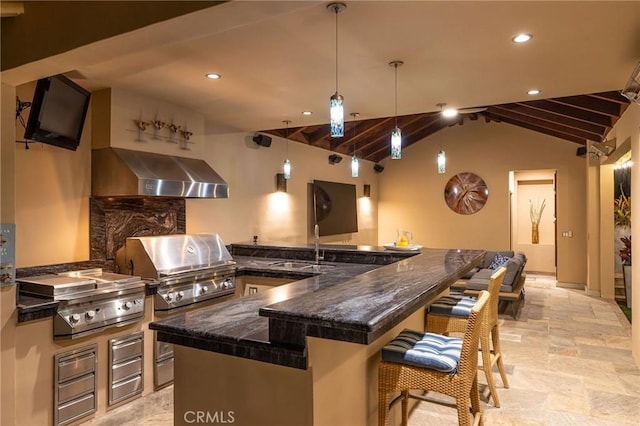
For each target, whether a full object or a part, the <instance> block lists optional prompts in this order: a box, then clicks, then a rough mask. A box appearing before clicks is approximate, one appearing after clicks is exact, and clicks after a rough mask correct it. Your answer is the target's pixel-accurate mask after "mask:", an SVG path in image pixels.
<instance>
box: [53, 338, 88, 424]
mask: <svg viewBox="0 0 640 426" xmlns="http://www.w3.org/2000/svg"><path fill="white" fill-rule="evenodd" d="M97 359H98V345H97V344H95V343H94V344H91V345H88V346H85V347H84V348H80V349H75V350H72V351H69V352H64V353H60V354H57V355H55V356H54V359H53V361H54V366H53V372H54V374H53V376H54V383H53V390H54V392H53V393H54V395H53V412H54V420H53V424H54V425H66V424H68V423H71V422H74V421H76V420H78V419H81V418H82V417H85V416H88V415H89V414H92V413H95V412H96V409H97V408H98V407H97V403H96V363H97Z"/></svg>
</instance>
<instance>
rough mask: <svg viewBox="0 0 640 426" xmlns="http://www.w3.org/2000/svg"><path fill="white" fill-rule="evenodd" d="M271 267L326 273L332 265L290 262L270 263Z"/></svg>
mask: <svg viewBox="0 0 640 426" xmlns="http://www.w3.org/2000/svg"><path fill="white" fill-rule="evenodd" d="M271 266H275V267H279V268H288V269H304V270H307V271H315V272H322V271H326V270H329V269H331V268H333V265H317V264H315V263H311V262H299V261H298V262H297V261H290V260H285V261H280V262H273V263H271Z"/></svg>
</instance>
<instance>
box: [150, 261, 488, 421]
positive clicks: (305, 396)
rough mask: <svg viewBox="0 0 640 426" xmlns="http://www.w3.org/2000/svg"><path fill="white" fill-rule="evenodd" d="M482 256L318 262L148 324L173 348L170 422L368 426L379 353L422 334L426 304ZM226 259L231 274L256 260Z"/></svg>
mask: <svg viewBox="0 0 640 426" xmlns="http://www.w3.org/2000/svg"><path fill="white" fill-rule="evenodd" d="M326 251H327V252H329V256H327V257H329V258H330V257H331V256H330V252H331V249H326ZM380 251H384V249H380ZM483 254H484V252H483V251H481V250H457V249H452V250H446V249H423V250H422V252H421V253H420V254H417V255H415V256H412V257H407V258H404V259H402V260H398V261H396V262H394V263H391V264H388V265H384V266H378V265H370V264H368V265H364V264H356V263H339V262H327V263H323V264H321V265H320V267H319V268H316V269H317V272H318V273H317V274H315V275H313V276H310V277H309V278H306V279H302V280H299V281H295V282H292V283H290V284H285V285H282V286H279V287H275V288H272V289H270V290H267V291H265V292H261V293H257V294H254V295H251V296H247V297H244V298H240V299H234V300H229V301H227V302H223V303H220V304H217V305H214V306H210V307H206V308H203V309H198V310H196V311H191V312H188V313H184V314H181V315H176V316H174V317H171V318H168V319H166V320H163V321H158V322H154V323H151V324H150V328H151V329H153V330H156V332H157V333H158V339H159V340H161V341H165V342H169V343H174V344H176V347H175V382H174V423H175V424H191V423H193V422H194V421H197V419H205V420H206V419H209V421H210V422H211V421H213V420H215V419H217V420H215V421H217V422H218V423H222V422H223V421H225V422H227V423H234V424H240V425H255V424H263V425H312V424H313V425H355V424H358V425H364V424H376V421H377V417H376V416H377V390H376V383H377V377H376V375H377V371H376V367H377V363H378V361H379V351H380V348H381V347H382V346H383V345H384V344H385V343H386V342H387V341H389V340H391V339H392V338H393V337H394V336H395V335H396V334H398V333H399V332H400V331H401V330H402V329H403V328H413V329H418V330H421V329H423V324H424V308H425V306H427V305H428V304H429V303H430V301H432V300H433V299H435V298H436V297H437V296H438V295H440V294H441V293H442V292H444V291H447V290H448V288H449V286H450V285H451V284H452V283H453V282H455V281H456V280H457V279H459V278H460V277H461V276H462V275H464V274H465V273H466V272H467V271H469V270H470V269H471V268H473V267H474V266H476V265H477V264H478V263H479V262H480V260H481V258H482V255H483ZM236 259H238V261H239V266H240V269H241V270H242V268H243V267H250V266H251V265H255V263H256V260H255V258H246V259H244V260H243V259H240V258H238V257H237V256H236Z"/></svg>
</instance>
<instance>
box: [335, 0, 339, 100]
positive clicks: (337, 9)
mask: <svg viewBox="0 0 640 426" xmlns="http://www.w3.org/2000/svg"><path fill="white" fill-rule="evenodd" d="M335 11H336V93H338V13H340V10H339V8H338V6H336V7H335Z"/></svg>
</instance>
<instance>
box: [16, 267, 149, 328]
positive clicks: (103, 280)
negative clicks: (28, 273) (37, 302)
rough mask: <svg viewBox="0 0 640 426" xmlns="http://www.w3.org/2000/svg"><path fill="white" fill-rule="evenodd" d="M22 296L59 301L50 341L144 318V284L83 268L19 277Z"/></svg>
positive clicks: (126, 277)
mask: <svg viewBox="0 0 640 426" xmlns="http://www.w3.org/2000/svg"><path fill="white" fill-rule="evenodd" d="M18 285H19V291H20V293H22V294H26V295H31V296H37V297H46V298H52V299H53V300H57V301H59V302H60V305H59V307H58V312H57V314H56V316H55V317H54V320H53V336H54V339H75V338H78V337H84V336H86V335H88V334H92V333H97V332H100V331H102V330H104V329H106V328H109V327H119V326H123V325H126V324H131V323H133V322H136V321H139V320H140V319H142V317H143V316H144V297H145V284H144V282H143V281H142V280H141V279H140V277H138V276H131V275H122V274H114V273H111V272H103V271H102V269H99V268H96V269H86V270H82V271H71V272H65V273H61V274H58V275H53V274H50V275H40V276H36V277H26V278H20V279H19V280H18Z"/></svg>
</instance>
